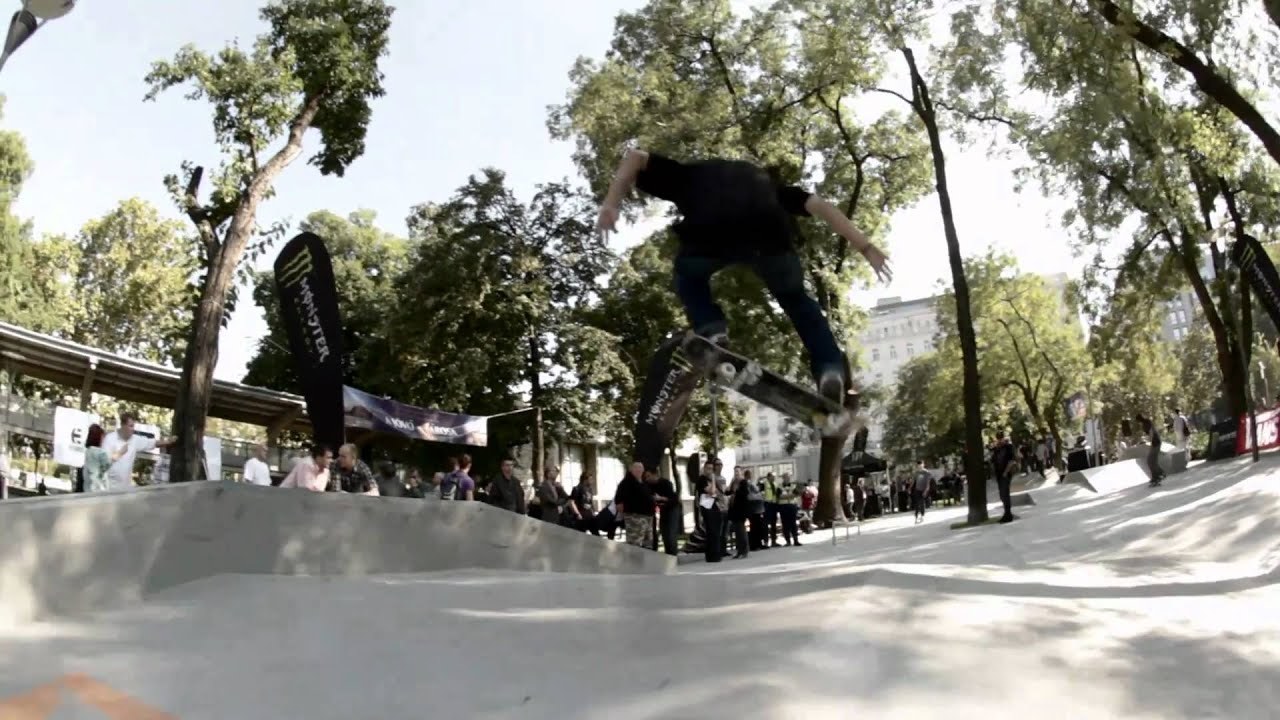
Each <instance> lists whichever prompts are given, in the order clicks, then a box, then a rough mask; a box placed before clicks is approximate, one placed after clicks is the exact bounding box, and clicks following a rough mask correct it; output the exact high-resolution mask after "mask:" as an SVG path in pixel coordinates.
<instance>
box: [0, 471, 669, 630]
mask: <svg viewBox="0 0 1280 720" xmlns="http://www.w3.org/2000/svg"><path fill="white" fill-rule="evenodd" d="M0 527H2V528H4V530H3V532H4V544H3V549H2V550H0V619H7V620H10V621H23V620H29V619H34V618H39V617H42V616H47V615H54V614H72V613H79V612H84V611H88V610H99V609H104V608H110V607H116V606H120V605H127V604H133V603H137V602H138V601H140V600H142V599H143V598H145V597H147V596H148V595H149V594H151V593H153V592H156V591H159V590H163V589H165V588H169V587H173V586H175V585H180V584H182V583H186V582H190V581H192V580H198V579H200V578H204V577H209V576H212V575H220V574H230V573H235V574H265V575H323V576H352V575H371V574H381V573H411V572H431V571H439V570H457V569H469V568H478V569H495V570H523V571H543V572H570V573H596V574H598V573H606V574H609V573H613V574H642V573H667V572H671V571H673V570H674V568H675V562H674V559H673V558H671V557H669V556H666V555H660V554H658V553H655V552H649V551H645V550H640V549H638V548H634V547H631V546H629V545H625V544H622V543H616V542H610V541H608V540H605V539H603V538H597V537H593V536H591V535H587V534H584V533H579V532H575V531H572V530H568V529H565V528H562V527H559V526H556V525H551V524H549V523H544V522H541V521H539V520H535V519H532V518H529V517H527V516H524V515H516V514H514V513H510V512H506V511H504V510H500V509H497V508H493V507H490V506H488V505H485V504H483V503H475V502H472V503H449V502H424V501H422V500H416V499H407V498H371V497H364V496H355V495H346V494H342V493H311V492H306V491H302V490H282V489H279V488H269V487H257V486H253V485H243V484H239V483H220V482H215V483H190V484H184V485H170V486H162V487H155V488H144V489H141V490H138V491H133V492H124V493H103V494H98V495H77V496H62V497H56V498H35V499H29V500H12V501H8V502H5V503H0Z"/></svg>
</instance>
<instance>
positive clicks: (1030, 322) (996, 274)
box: [884, 253, 1090, 462]
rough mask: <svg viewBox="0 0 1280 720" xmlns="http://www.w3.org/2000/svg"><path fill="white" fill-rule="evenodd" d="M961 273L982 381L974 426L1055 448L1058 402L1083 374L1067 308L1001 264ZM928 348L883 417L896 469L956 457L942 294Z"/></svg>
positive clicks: (960, 417)
mask: <svg viewBox="0 0 1280 720" xmlns="http://www.w3.org/2000/svg"><path fill="white" fill-rule="evenodd" d="M965 268H966V271H967V272H968V278H967V279H968V283H969V289H970V293H971V308H972V311H973V320H974V330H975V333H976V335H977V341H978V348H979V361H980V364H979V372H980V373H981V374H982V377H983V378H984V382H983V385H982V390H983V396H982V400H983V426H984V427H987V428H990V429H992V430H993V431H994V430H999V429H1003V430H1007V431H1009V432H1010V433H1011V437H1014V438H1015V439H1017V440H1020V441H1023V440H1029V439H1030V438H1033V437H1039V436H1040V435H1041V434H1043V433H1046V432H1048V433H1051V434H1053V435H1054V436H1055V437H1057V438H1058V439H1059V440H1061V436H1062V429H1063V428H1062V423H1063V420H1062V418H1063V407H1064V402H1065V400H1066V398H1067V397H1069V396H1070V395H1072V394H1074V393H1075V392H1077V391H1079V390H1083V389H1085V388H1083V387H1080V386H1079V385H1077V383H1078V382H1080V381H1081V378H1085V377H1088V375H1089V367H1090V362H1089V356H1088V353H1087V352H1086V348H1085V343H1084V337H1083V332H1082V329H1081V327H1080V323H1079V317H1078V314H1077V312H1076V308H1075V304H1074V302H1072V300H1071V297H1070V296H1069V294H1067V293H1066V292H1064V290H1065V288H1060V287H1057V286H1055V285H1054V284H1053V283H1051V282H1049V281H1047V280H1046V279H1045V278H1043V277H1040V276H1037V275H1028V274H1022V273H1020V272H1019V270H1018V266H1017V264H1016V263H1015V262H1014V260H1013V259H1012V258H1010V257H1008V256H1005V255H1000V254H994V253H992V254H988V255H986V256H983V257H976V258H969V259H967V260H966V261H965ZM935 347H936V350H935V352H933V353H929V354H927V355H923V356H921V357H919V358H916V359H914V360H912V361H911V362H910V363H908V364H907V365H906V366H905V367H904V368H903V370H902V374H901V375H900V376H899V381H898V386H897V388H896V390H895V393H894V396H893V399H892V400H891V401H890V402H889V404H888V406H887V408H886V413H885V414H886V420H885V440H884V445H885V448H886V450H887V451H888V452H889V453H890V455H891V456H892V457H893V458H894V459H895V460H897V461H899V462H908V461H910V460H913V459H914V458H917V457H931V458H932V457H942V456H946V455H952V454H960V453H962V452H963V450H964V444H965V439H964V429H965V419H964V411H963V404H962V402H961V398H960V390H961V388H962V387H963V380H962V373H963V371H962V366H961V355H960V341H959V336H958V333H957V331H956V319H955V300H954V298H953V296H952V295H951V293H950V292H948V293H946V294H944V295H943V296H942V297H941V298H940V299H939V301H938V337H937V338H936V345H935ZM1059 446H1061V443H1059Z"/></svg>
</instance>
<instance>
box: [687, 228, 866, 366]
mask: <svg viewBox="0 0 1280 720" xmlns="http://www.w3.org/2000/svg"><path fill="white" fill-rule="evenodd" d="M731 265H746V266H747V267H749V268H751V270H752V271H753V272H755V274H756V275H757V276H758V277H759V278H760V279H761V280H763V281H764V284H765V287H767V288H769V293H770V294H771V295H773V299H774V300H777V301H778V305H780V306H781V307H782V311H783V312H785V313H786V314H787V317H788V318H790V319H791V324H792V325H793V326H794V327H795V329H796V332H797V333H798V334H799V335H800V341H801V342H803V343H804V346H805V348H807V349H808V350H809V364H810V369H811V370H812V371H813V375H814V377H815V378H817V377H820V376H821V375H822V374H823V373H824V372H826V371H828V370H835V371H837V372H839V373H840V374H841V375H843V374H844V353H843V352H841V350H840V346H839V345H838V344H837V343H836V338H835V335H833V334H832V333H831V325H830V323H828V322H827V318H826V316H825V315H823V314H822V308H821V307H820V306H819V305H818V301H817V300H814V299H813V298H812V297H810V296H809V293H807V292H806V291H805V289H804V269H803V268H802V267H800V258H799V257H798V256H797V255H796V254H795V253H783V254H778V255H754V256H748V257H743V258H723V257H696V256H690V255H680V256H678V257H676V261H675V290H676V295H677V296H679V298H680V302H682V303H684V310H685V314H686V316H688V318H689V325H690V326H692V327H693V328H694V330H695V331H696V332H698V333H699V334H701V335H711V334H714V333H717V332H725V331H726V330H727V329H728V322H727V321H726V320H725V316H724V311H723V310H721V309H720V306H719V305H717V304H716V301H715V299H714V298H713V297H712V296H711V277H712V276H713V275H715V274H716V273H718V272H720V271H721V270H723V269H725V268H727V267H729V266H731Z"/></svg>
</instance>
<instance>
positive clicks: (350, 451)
mask: <svg viewBox="0 0 1280 720" xmlns="http://www.w3.org/2000/svg"><path fill="white" fill-rule="evenodd" d="M329 482H330V484H331V485H332V486H333V489H334V490H338V491H341V492H345V493H353V494H357V495H377V494H378V481H377V479H375V478H374V477H373V471H372V470H370V469H369V466H368V465H366V464H365V462H364V461H363V460H361V459H360V449H359V448H357V447H356V446H355V444H353V443H347V444H346V445H343V446H342V447H340V448H338V458H337V459H336V460H334V461H333V467H332V468H330V473H329Z"/></svg>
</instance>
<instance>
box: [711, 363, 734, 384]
mask: <svg viewBox="0 0 1280 720" xmlns="http://www.w3.org/2000/svg"><path fill="white" fill-rule="evenodd" d="M716 371H717V372H719V373H720V379H721V380H723V381H724V382H729V381H730V380H733V378H734V376H735V375H737V374H738V368H736V367H734V366H733V363H731V362H724V363H720V367H718V368H716Z"/></svg>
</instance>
